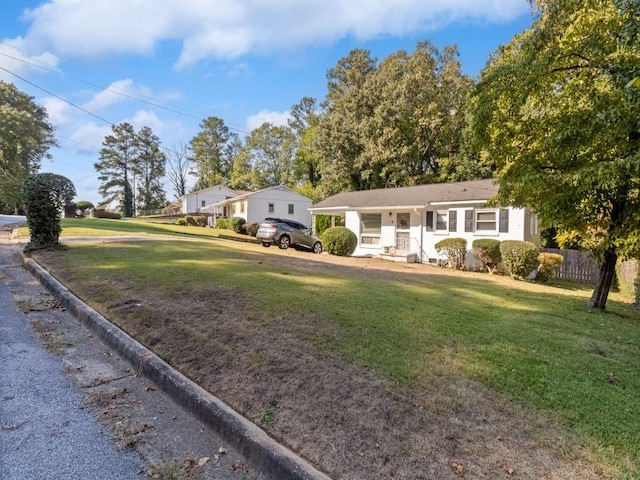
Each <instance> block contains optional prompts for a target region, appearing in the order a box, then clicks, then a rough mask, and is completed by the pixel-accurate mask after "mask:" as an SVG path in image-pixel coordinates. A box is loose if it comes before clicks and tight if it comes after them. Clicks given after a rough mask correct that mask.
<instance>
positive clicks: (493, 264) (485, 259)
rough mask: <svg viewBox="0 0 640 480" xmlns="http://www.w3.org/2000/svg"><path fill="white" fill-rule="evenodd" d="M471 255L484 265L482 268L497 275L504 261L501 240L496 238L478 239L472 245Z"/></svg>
mask: <svg viewBox="0 0 640 480" xmlns="http://www.w3.org/2000/svg"><path fill="white" fill-rule="evenodd" d="M471 253H473V256H474V257H475V259H476V260H478V261H479V262H480V263H482V268H483V269H486V270H487V271H488V272H489V273H495V272H496V270H498V265H499V264H500V262H501V261H502V256H501V255H500V240H496V239H494V238H478V239H476V240H474V241H473V242H472V243H471Z"/></svg>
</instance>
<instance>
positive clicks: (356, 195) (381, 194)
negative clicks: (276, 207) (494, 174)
mask: <svg viewBox="0 0 640 480" xmlns="http://www.w3.org/2000/svg"><path fill="white" fill-rule="evenodd" d="M496 193H498V185H497V184H496V183H495V180H494V179H491V178H489V179H486V180H472V181H468V182H456V183H432V184H428V185H416V186H414V187H397V188H379V189H375V190H362V191H359V192H342V193H338V194H337V195H333V196H332V197H329V198H326V199H324V200H322V201H321V202H319V203H316V204H315V205H313V206H312V207H311V210H315V209H336V210H338V209H345V210H353V209H358V208H360V209H371V208H376V207H413V208H418V207H426V206H427V205H429V204H430V203H432V202H447V203H456V202H470V201H479V202H481V201H487V200H489V199H490V198H492V197H494V196H495V195H496Z"/></svg>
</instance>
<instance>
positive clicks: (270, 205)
mask: <svg viewBox="0 0 640 480" xmlns="http://www.w3.org/2000/svg"><path fill="white" fill-rule="evenodd" d="M274 210H275V208H274V207H273V203H270V204H269V213H273V212H274Z"/></svg>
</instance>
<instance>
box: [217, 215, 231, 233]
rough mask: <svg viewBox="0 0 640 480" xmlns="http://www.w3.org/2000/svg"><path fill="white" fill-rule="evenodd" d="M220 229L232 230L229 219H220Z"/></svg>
mask: <svg viewBox="0 0 640 480" xmlns="http://www.w3.org/2000/svg"><path fill="white" fill-rule="evenodd" d="M217 225H218V228H220V229H222V230H230V229H231V228H230V227H231V226H230V225H229V219H228V218H219V219H218V223H217Z"/></svg>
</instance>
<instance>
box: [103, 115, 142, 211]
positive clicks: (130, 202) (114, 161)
mask: <svg viewBox="0 0 640 480" xmlns="http://www.w3.org/2000/svg"><path fill="white" fill-rule="evenodd" d="M111 132H112V134H111V135H107V136H106V137H105V138H104V140H103V141H102V145H103V148H102V149H101V150H100V160H99V161H98V162H97V163H95V164H94V168H95V169H96V171H97V172H98V174H99V175H98V179H99V180H100V181H101V182H102V184H101V185H100V187H99V188H98V193H99V194H100V195H101V196H102V199H103V203H105V204H110V203H113V202H117V204H118V207H119V208H120V210H121V211H122V214H123V215H124V216H125V217H132V216H134V214H135V212H134V193H133V185H134V176H135V172H136V168H137V165H136V163H137V160H138V158H137V139H136V133H135V130H134V128H133V126H132V125H131V124H129V123H126V122H125V123H119V124H118V125H113V126H112V127H111Z"/></svg>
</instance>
